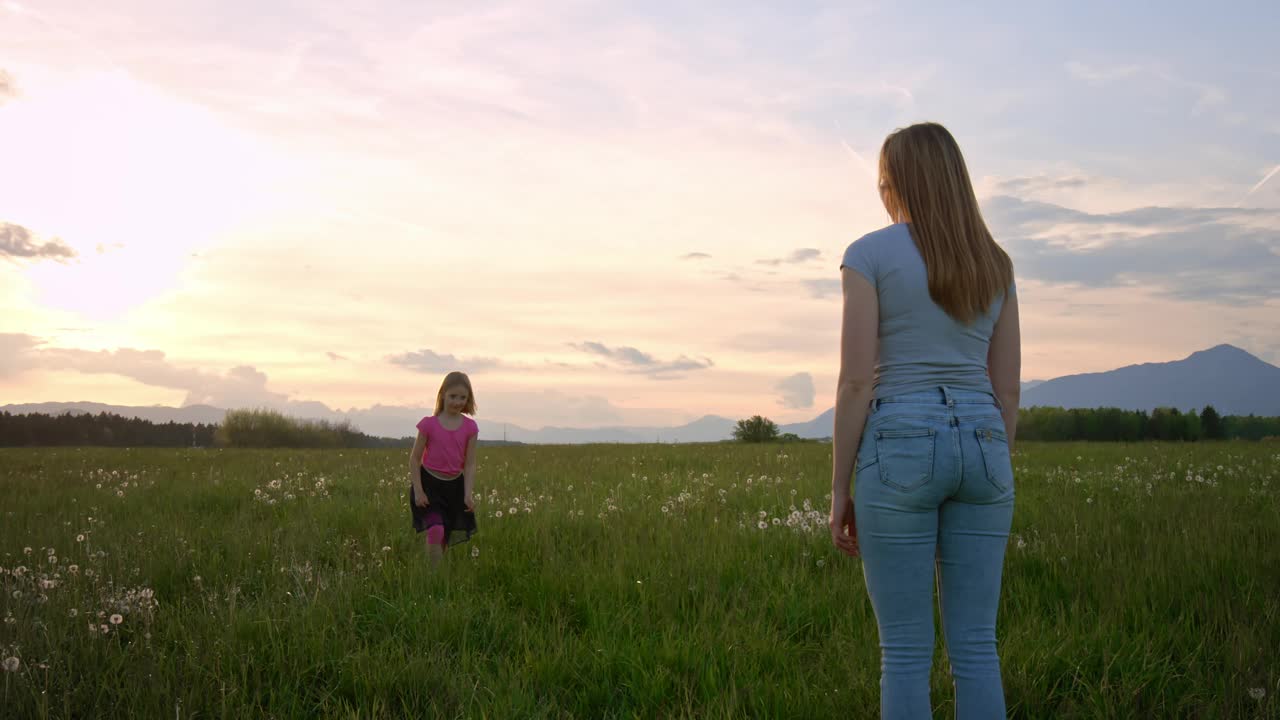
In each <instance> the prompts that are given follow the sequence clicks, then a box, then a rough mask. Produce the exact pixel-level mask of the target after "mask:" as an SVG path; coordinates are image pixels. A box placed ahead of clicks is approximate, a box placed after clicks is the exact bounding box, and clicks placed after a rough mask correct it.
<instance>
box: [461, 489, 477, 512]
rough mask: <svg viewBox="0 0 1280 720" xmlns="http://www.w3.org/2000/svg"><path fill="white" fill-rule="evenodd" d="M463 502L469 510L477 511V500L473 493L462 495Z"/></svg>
mask: <svg viewBox="0 0 1280 720" xmlns="http://www.w3.org/2000/svg"><path fill="white" fill-rule="evenodd" d="M462 504H463V505H466V506H467V512H475V511H476V501H475V500H474V499H473V498H472V497H471V493H467V494H465V495H463V496H462Z"/></svg>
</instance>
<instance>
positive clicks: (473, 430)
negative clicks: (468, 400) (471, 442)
mask: <svg viewBox="0 0 1280 720" xmlns="http://www.w3.org/2000/svg"><path fill="white" fill-rule="evenodd" d="M479 434H480V426H479V425H477V424H476V421H475V420H472V419H471V418H467V435H468V436H469V437H476V436H477V435H479Z"/></svg>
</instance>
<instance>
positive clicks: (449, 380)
mask: <svg viewBox="0 0 1280 720" xmlns="http://www.w3.org/2000/svg"><path fill="white" fill-rule="evenodd" d="M459 385H461V386H462V387H464V388H466V389H467V404H466V405H465V406H463V408H462V412H464V413H466V414H468V415H475V414H476V391H475V390H472V389H471V378H469V377H467V374H466V373H464V372H458V371H457V370H454V371H453V372H451V373H449V374H448V375H445V376H444V382H442V383H440V391H439V392H437V393H436V414H437V415H439V414H440V413H442V412H444V394H445V392H446V391H447V390H448V389H449V388H454V387H458V386H459Z"/></svg>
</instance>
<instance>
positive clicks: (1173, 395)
mask: <svg viewBox="0 0 1280 720" xmlns="http://www.w3.org/2000/svg"><path fill="white" fill-rule="evenodd" d="M1022 388H1023V390H1022V406H1023V407H1035V406H1056V407H1064V408H1090V407H1119V408H1123V409H1125V410H1147V411H1150V410H1152V409H1153V408H1156V407H1162V406H1164V407H1176V408H1178V409H1179V410H1191V409H1202V408H1204V406H1205V405H1213V406H1214V408H1216V409H1217V410H1218V412H1219V413H1221V414H1223V415H1249V414H1253V415H1265V416H1280V367H1276V366H1275V365H1272V364H1270V363H1267V362H1266V361H1264V360H1261V359H1260V358H1257V357H1255V356H1253V355H1251V354H1249V353H1248V352H1246V351H1245V350H1241V349H1240V348H1238V347H1235V346H1233V345H1218V346H1216V347H1212V348H1209V349H1208V350H1201V351H1199V352H1195V353H1192V354H1191V355H1190V356H1188V357H1186V358H1184V359H1182V360H1175V361H1172V362H1163V363H1143V364H1141V365H1129V366H1127V367H1122V368H1118V369H1116V370H1110V371H1107V372H1099V373H1083V374H1079V375H1067V376H1064V377H1060V378H1054V379H1052V380H1045V381H1036V380H1032V381H1027V382H1024V383H1022ZM279 409H280V410H281V411H282V412H285V413H286V414H289V415H293V416H295V417H300V418H308V419H315V420H329V421H333V422H337V421H342V420H349V421H351V424H352V425H354V426H355V427H356V428H358V429H359V430H360V431H361V432H364V433H366V434H368V435H374V436H380V437H391V438H396V437H404V436H406V435H412V434H413V426H414V425H415V424H416V423H417V422H418V420H419V419H421V418H422V415H423V414H424V413H426V412H428V410H425V409H423V408H412V407H402V406H394V405H374V406H372V407H369V408H365V409H352V410H348V411H341V410H331V409H330V408H328V407H327V406H325V405H324V404H323V403H318V402H303V403H292V404H290V405H289V406H286V407H284V408H279ZM0 410H4V411H7V412H10V413H33V412H34V413H45V414H51V415H56V414H59V413H65V412H89V413H94V414H96V413H100V412H108V413H115V414H118V415H123V416H125V417H139V418H143V419H145V420H150V421H152V422H159V423H164V422H170V421H173V422H180V423H187V422H190V423H219V422H222V418H223V416H224V415H225V414H226V410H224V409H221V408H215V407H211V406H208V405H192V406H188V407H182V408H170V407H159V406H139V407H131V406H123V405H106V404H103V403H96V402H47V403H29V404H21V405H5V406H2V407H0ZM834 422H835V409H834V408H831V409H828V410H827V411H825V412H823V413H822V414H820V415H818V416H817V417H815V418H813V419H812V420H809V421H806V422H800V423H789V424H785V425H780V426H779V428H778V430H779V432H782V433H795V434H796V435H798V436H799V437H802V438H828V437H831V435H832V430H833V427H834ZM735 425H736V421H735V420H733V419H730V418H726V417H722V416H719V415H705V416H703V417H701V418H699V419H697V420H694V421H693V422H690V423H686V424H684V425H679V426H676V427H658V426H611V427H597V428H574V427H544V428H540V429H537V430H530V429H528V428H524V427H521V426H519V425H512V424H510V423H503V422H500V421H494V420H488V419H481V422H480V438H481V439H482V440H509V441H513V442H522V443H535V444H577V443H649V442H664V443H669V442H716V441H720V440H727V439H729V438H730V437H731V436H732V434H733V428H734V426H735Z"/></svg>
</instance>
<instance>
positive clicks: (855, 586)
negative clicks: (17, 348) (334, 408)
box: [0, 444, 1280, 719]
mask: <svg viewBox="0 0 1280 720" xmlns="http://www.w3.org/2000/svg"><path fill="white" fill-rule="evenodd" d="M405 465H406V459H405V453H404V452H403V451H394V452H392V451H350V450H348V451H316V452H306V451H285V450H277V451H231V450H223V451H217V450H212V451H208V450H147V451H141V450H106V449H57V450H25V449H21V450H4V451H0V588H3V595H2V596H0V614H2V615H3V625H0V662H3V663H4V669H3V670H0V683H2V684H3V689H2V690H0V693H2V694H0V707H2V708H3V711H0V716H2V717H5V718H29V717H30V718H38V717H64V718H90V717H129V718H135V717H139V718H152V717H154V718H196V717H199V718H245V717H276V718H295V717H296V718H316V717H343V718H345V717H353V718H354V717H387V718H391V717H409V716H416V717H489V718H543V717H546V718H562V717H565V718H567V717H575V718H612V717H617V718H624V717H626V718H629V717H655V718H667V717H708V718H720V717H724V718H729V717H733V718H742V717H768V718H775V717H776V718H790V717H797V718H826V717H833V718H834V717H838V718H844V719H857V718H873V717H876V716H877V714H878V693H879V690H878V679H879V650H878V646H877V640H876V630H875V621H874V617H873V615H872V612H871V608H870V604H869V602H868V600H867V596H866V591H865V589H864V586H863V580H862V572H861V566H860V564H859V563H858V561H855V560H850V559H848V558H844V557H843V556H838V555H837V554H836V553H835V552H834V550H833V549H832V548H831V546H830V542H829V540H828V535H827V531H826V519H825V515H826V507H827V498H826V496H827V491H828V483H829V477H830V452H829V449H828V448H827V447H826V446H823V445H819V444H797V445H774V446H737V445H708V446H656V445H651V446H592V447H508V448H482V449H481V453H480V467H479V472H478V478H479V481H478V484H477V494H478V495H479V496H481V501H482V502H481V504H480V507H479V509H478V512H479V513H480V532H479V534H477V535H476V537H475V538H474V539H473V541H472V542H471V543H469V544H466V545H462V546H459V547H458V548H456V549H454V550H453V551H451V552H450V553H449V555H448V556H447V558H446V561H445V562H444V563H443V565H442V566H441V567H439V568H438V569H435V570H432V569H431V568H429V567H428V566H427V563H426V561H425V555H424V552H423V548H422V546H421V545H420V543H419V539H418V537H417V536H415V535H414V533H413V532H412V531H411V529H410V527H409V512H408V506H407V501H406V498H405V485H406V480H405V476H406V470H405ZM1015 467H1016V470H1017V482H1018V487H1017V492H1018V500H1017V510H1016V513H1015V516H1014V535H1013V537H1011V538H1010V545H1009V555H1008V559H1007V561H1006V566H1005V567H1006V571H1005V586H1004V595H1003V604H1002V606H1001V610H1000V654H1001V657H1002V659H1003V663H1004V681H1005V687H1006V694H1007V697H1008V701H1009V707H1010V713H1011V715H1012V716H1014V717H1026V718H1130V717H1132V718H1253V717H1280V698H1278V696H1280V447H1278V446H1277V445H1275V444H1193V445H1157V444H1143V445H1120V444H1115V445H1101V444H1098V445H1069V444H1053V445H1050V444H1030V445H1024V446H1022V447H1020V449H1019V453H1018V455H1017V456H1016V457H1015ZM939 648H941V641H940V640H939ZM944 657H945V656H944V655H942V654H939V655H938V656H937V660H936V661H935V665H934V676H933V698H934V706H935V715H936V716H937V717H940V718H949V717H951V715H952V712H953V709H954V708H953V702H952V701H953V693H952V689H951V684H950V681H949V679H948V674H947V673H948V671H947V665H946V661H945V659H944Z"/></svg>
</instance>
